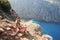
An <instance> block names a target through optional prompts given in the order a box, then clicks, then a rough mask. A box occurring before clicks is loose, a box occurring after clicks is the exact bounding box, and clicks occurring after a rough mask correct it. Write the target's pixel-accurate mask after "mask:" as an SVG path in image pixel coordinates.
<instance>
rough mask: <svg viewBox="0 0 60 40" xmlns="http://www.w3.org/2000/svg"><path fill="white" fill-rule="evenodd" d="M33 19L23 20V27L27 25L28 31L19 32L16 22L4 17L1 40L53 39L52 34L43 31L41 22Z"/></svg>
mask: <svg viewBox="0 0 60 40" xmlns="http://www.w3.org/2000/svg"><path fill="white" fill-rule="evenodd" d="M32 22H33V21H28V22H24V23H22V22H21V26H22V27H27V31H28V32H26V33H19V32H18V31H19V30H18V29H17V28H14V27H15V25H16V24H15V22H13V21H10V20H7V19H3V20H0V40H53V39H52V37H51V36H49V35H45V34H43V33H42V29H41V26H40V25H39V24H33V23H32Z"/></svg>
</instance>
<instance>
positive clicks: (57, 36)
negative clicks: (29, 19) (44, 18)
mask: <svg viewBox="0 0 60 40" xmlns="http://www.w3.org/2000/svg"><path fill="white" fill-rule="evenodd" d="M33 23H35V24H40V25H41V27H42V31H43V33H44V34H48V35H50V36H52V37H53V40H60V23H48V22H40V21H33Z"/></svg>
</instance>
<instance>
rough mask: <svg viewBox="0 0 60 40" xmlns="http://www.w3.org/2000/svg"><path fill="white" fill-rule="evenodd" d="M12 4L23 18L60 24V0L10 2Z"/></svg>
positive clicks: (16, 0)
mask: <svg viewBox="0 0 60 40" xmlns="http://www.w3.org/2000/svg"><path fill="white" fill-rule="evenodd" d="M10 3H11V6H12V8H14V9H16V12H17V13H18V15H19V16H20V17H21V18H25V19H35V20H39V21H46V22H59V23H60V18H59V17H60V4H59V3H60V1H59V0H34V1H33V0H14V1H13V0H10ZM16 5H17V6H16Z"/></svg>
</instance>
